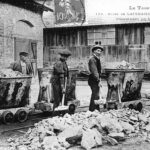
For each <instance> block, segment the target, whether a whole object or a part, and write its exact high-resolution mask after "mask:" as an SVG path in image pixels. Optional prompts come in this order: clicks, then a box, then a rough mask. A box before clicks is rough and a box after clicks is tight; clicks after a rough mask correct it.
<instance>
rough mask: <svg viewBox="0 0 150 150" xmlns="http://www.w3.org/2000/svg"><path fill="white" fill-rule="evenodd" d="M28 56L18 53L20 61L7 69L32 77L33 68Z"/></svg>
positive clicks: (25, 53)
mask: <svg viewBox="0 0 150 150" xmlns="http://www.w3.org/2000/svg"><path fill="white" fill-rule="evenodd" d="M28 55H29V54H28V53H27V52H20V53H19V56H20V60H19V61H16V62H14V63H11V64H10V67H9V68H11V69H12V70H14V71H19V72H21V73H22V74H25V75H33V73H34V71H33V66H32V64H31V61H30V59H29V57H28Z"/></svg>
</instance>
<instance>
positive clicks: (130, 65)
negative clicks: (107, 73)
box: [106, 60, 137, 69]
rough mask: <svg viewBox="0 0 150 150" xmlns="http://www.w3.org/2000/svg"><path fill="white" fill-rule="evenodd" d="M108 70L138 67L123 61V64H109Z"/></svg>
mask: <svg viewBox="0 0 150 150" xmlns="http://www.w3.org/2000/svg"><path fill="white" fill-rule="evenodd" d="M106 68H112V69H137V67H136V66H135V65H134V64H132V63H128V62H126V61H124V60H123V61H121V62H114V63H109V64H108V65H107V67H106Z"/></svg>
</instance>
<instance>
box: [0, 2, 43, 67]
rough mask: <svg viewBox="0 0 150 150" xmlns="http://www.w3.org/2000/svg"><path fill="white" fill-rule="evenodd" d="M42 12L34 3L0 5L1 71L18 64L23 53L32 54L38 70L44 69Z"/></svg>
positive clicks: (3, 3) (0, 3)
mask: <svg viewBox="0 0 150 150" xmlns="http://www.w3.org/2000/svg"><path fill="white" fill-rule="evenodd" d="M29 2H30V3H29ZM43 8H44V7H42V6H41V5H40V4H37V3H35V2H34V1H32V0H29V1H28V2H27V1H25V0H22V1H20V2H19V1H13V2H12V3H11V1H7V0H6V1H3V0H2V1H0V66H1V68H5V67H8V66H9V65H10V63H11V62H13V61H15V60H18V59H19V52H21V51H26V52H29V54H30V57H31V59H33V60H35V61H36V62H37V66H38V67H40V68H41V67H43V28H44V24H43V21H42V19H41V15H42V11H43V10H42V9H43Z"/></svg>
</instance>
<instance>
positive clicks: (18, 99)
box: [0, 76, 32, 123]
mask: <svg viewBox="0 0 150 150" xmlns="http://www.w3.org/2000/svg"><path fill="white" fill-rule="evenodd" d="M31 79H32V77H30V76H22V77H11V78H8V77H3V78H2V77H1V78H0V114H1V119H2V121H3V122H4V123H9V122H12V121H13V120H14V118H16V119H17V120H18V121H20V122H23V121H25V120H26V119H27V113H28V110H27V109H26V106H27V105H28V104H29V91H30V85H31Z"/></svg>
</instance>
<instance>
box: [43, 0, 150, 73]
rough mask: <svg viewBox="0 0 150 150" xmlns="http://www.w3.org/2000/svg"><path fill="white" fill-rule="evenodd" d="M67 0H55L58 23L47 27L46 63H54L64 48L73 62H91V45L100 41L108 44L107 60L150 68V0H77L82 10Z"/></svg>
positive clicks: (105, 56) (106, 50) (106, 47)
mask: <svg viewBox="0 0 150 150" xmlns="http://www.w3.org/2000/svg"><path fill="white" fill-rule="evenodd" d="M63 2H64V3H63V4H62V1H61V0H56V1H55V3H54V4H53V5H54V9H55V20H54V24H53V25H52V26H51V27H49V26H47V28H45V29H44V65H45V66H48V65H51V62H53V61H55V57H56V52H57V50H58V49H60V48H64V47H67V48H69V49H70V50H71V52H72V54H73V55H72V58H71V60H70V62H71V64H72V65H77V64H79V65H80V64H82V63H84V62H87V58H88V57H89V55H90V53H91V51H90V48H91V46H92V45H94V44H95V42H99V43H101V45H103V46H104V47H105V53H104V58H105V61H106V62H107V63H112V62H120V61H122V60H125V61H128V62H131V63H134V64H135V65H136V66H137V67H140V68H145V69H146V70H147V71H149V70H150V46H149V45H150V25H149V22H150V18H149V15H150V8H149V7H148V6H149V3H150V2H148V1H142V0H140V1H139V2H138V3H134V2H133V3H131V1H129V0H127V1H122V2H121V3H120V1H118V0H114V1H113V2H112V1H111V0H101V1H99V0H94V1H90V0H80V1H79V0H76V2H78V3H80V4H81V5H80V7H82V8H80V10H81V11H80V12H79V10H78V9H77V7H78V5H79V4H75V3H73V0H72V1H71V0H69V1H67V0H64V1H63ZM65 2H66V3H65ZM108 3H110V5H108ZM114 3H115V4H116V6H114V7H112V5H113V4H114ZM65 6H66V7H65ZM69 8H70V9H69ZM71 8H72V9H71ZM75 10H76V12H75ZM78 14H80V15H78ZM74 18H76V19H74ZM82 61H84V62H82ZM106 65H107V64H106Z"/></svg>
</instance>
